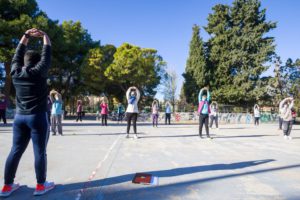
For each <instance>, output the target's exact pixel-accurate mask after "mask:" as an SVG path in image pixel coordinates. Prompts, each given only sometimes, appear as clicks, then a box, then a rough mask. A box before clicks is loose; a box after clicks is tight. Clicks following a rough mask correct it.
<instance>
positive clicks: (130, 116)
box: [127, 113, 138, 134]
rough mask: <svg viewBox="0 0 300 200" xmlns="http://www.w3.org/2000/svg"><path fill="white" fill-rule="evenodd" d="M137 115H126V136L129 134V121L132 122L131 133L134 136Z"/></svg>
mask: <svg viewBox="0 0 300 200" xmlns="http://www.w3.org/2000/svg"><path fill="white" fill-rule="evenodd" d="M137 116H138V114H137V113H127V134H129V131H130V126H131V121H132V122H133V131H134V133H135V134H136V133H137V132H136V121H137Z"/></svg>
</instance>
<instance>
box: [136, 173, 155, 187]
mask: <svg viewBox="0 0 300 200" xmlns="http://www.w3.org/2000/svg"><path fill="white" fill-rule="evenodd" d="M151 180H152V175H151V174H145V173H137V174H135V176H134V178H133V180H132V183H137V184H147V185H148V184H149V185H150V184H151Z"/></svg>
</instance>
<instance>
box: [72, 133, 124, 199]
mask: <svg viewBox="0 0 300 200" xmlns="http://www.w3.org/2000/svg"><path fill="white" fill-rule="evenodd" d="M120 138H121V135H119V136H118V138H117V139H116V140H115V141H114V143H113V144H112V145H111V146H110V148H109V150H108V151H107V153H106V154H105V156H104V158H103V159H102V160H101V161H99V163H98V165H97V167H96V168H95V170H94V171H92V173H91V175H90V176H89V178H88V180H87V182H85V183H84V185H83V187H82V189H80V190H79V192H78V193H77V195H76V198H75V200H80V199H81V197H82V195H83V194H84V192H85V191H86V190H87V188H88V185H89V184H90V183H91V182H92V180H93V179H94V178H95V176H96V174H97V172H98V171H99V169H100V168H101V167H102V165H103V163H104V162H105V161H106V160H107V159H108V156H109V155H110V153H111V152H112V150H113V149H114V148H115V146H116V145H117V143H118V141H119V140H120Z"/></svg>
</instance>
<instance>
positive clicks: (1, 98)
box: [0, 93, 7, 124]
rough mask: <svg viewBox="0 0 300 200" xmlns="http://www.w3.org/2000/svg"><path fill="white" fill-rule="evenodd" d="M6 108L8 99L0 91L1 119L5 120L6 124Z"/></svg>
mask: <svg viewBox="0 0 300 200" xmlns="http://www.w3.org/2000/svg"><path fill="white" fill-rule="evenodd" d="M6 108H7V100H6V97H5V95H4V94H1V93H0V121H1V119H2V120H3V123H4V124H6Z"/></svg>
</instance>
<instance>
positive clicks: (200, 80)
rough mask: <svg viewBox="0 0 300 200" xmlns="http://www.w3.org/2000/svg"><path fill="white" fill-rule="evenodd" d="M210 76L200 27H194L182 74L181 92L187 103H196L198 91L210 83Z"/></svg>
mask: <svg viewBox="0 0 300 200" xmlns="http://www.w3.org/2000/svg"><path fill="white" fill-rule="evenodd" d="M210 74H211V69H210V68H209V65H208V63H207V59H206V52H205V48H204V42H203V40H202V38H201V37H200V27H199V26H198V25H194V26H193V35H192V40H191V42H190V50H189V57H188V59H187V63H186V68H185V73H184V74H183V77H184V78H185V82H184V85H183V90H184V93H185V96H186V97H187V102H189V103H196V102H197V99H198V92H199V90H200V89H201V88H203V87H204V86H207V85H209V83H210Z"/></svg>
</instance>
